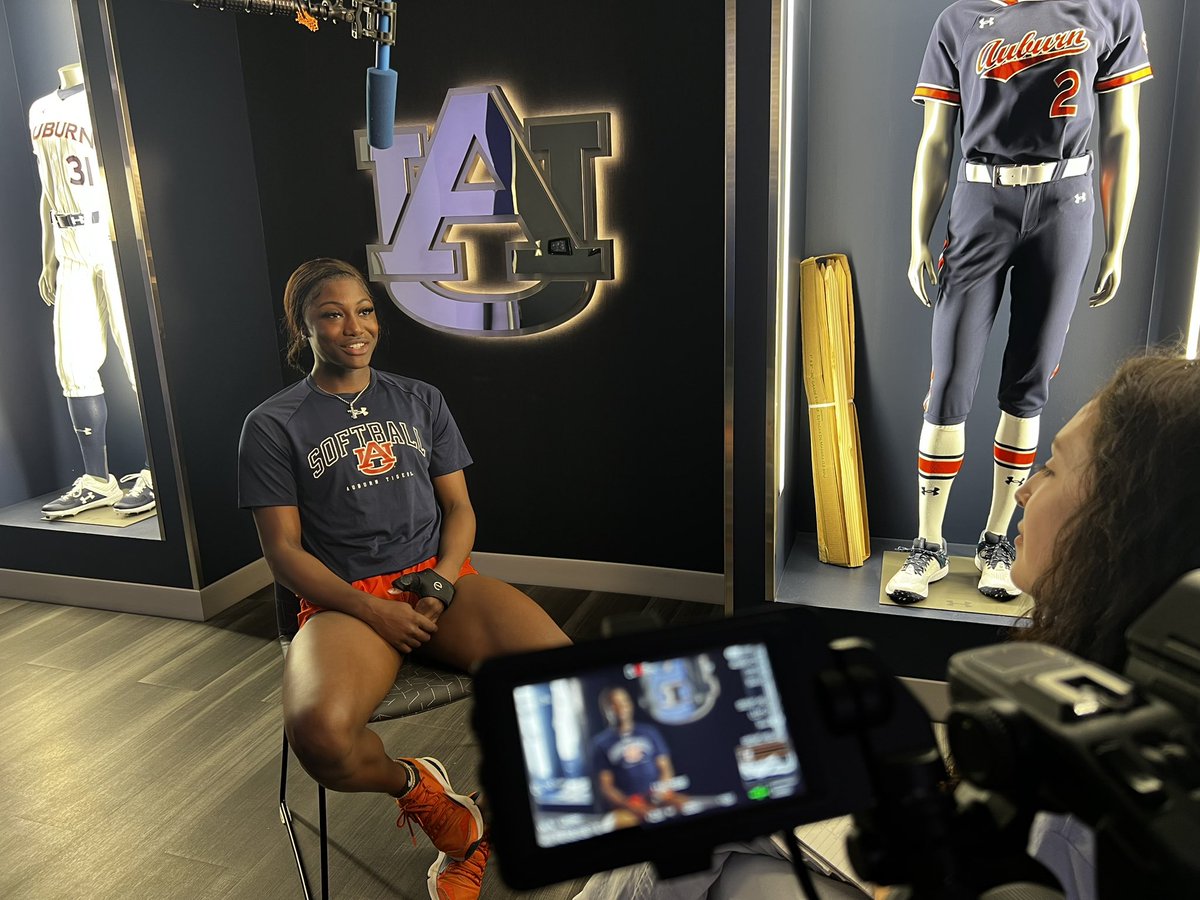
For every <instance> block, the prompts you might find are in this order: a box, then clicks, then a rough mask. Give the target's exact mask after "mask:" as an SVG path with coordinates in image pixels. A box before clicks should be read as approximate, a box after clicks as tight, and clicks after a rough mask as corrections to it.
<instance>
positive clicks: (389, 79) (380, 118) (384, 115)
mask: <svg viewBox="0 0 1200 900" xmlns="http://www.w3.org/2000/svg"><path fill="white" fill-rule="evenodd" d="M391 23H392V19H391V17H390V16H386V15H381V16H380V17H379V40H378V41H376V43H375V65H373V66H371V67H370V68H369V69H367V140H368V142H370V144H371V146H372V147H374V148H375V149H376V150H386V149H387V148H388V147H390V146H392V133H393V132H394V131H395V125H396V71H395V69H393V68H392V48H391V45H390V44H388V43H385V36H386V35H387V34H388V33H389V32H390V31H391Z"/></svg>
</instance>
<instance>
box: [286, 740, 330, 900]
mask: <svg viewBox="0 0 1200 900" xmlns="http://www.w3.org/2000/svg"><path fill="white" fill-rule="evenodd" d="M287 764H288V739H287V734H286V733H285V734H284V736H283V761H282V762H281V763H280V764H279V821H281V822H282V823H283V824H284V827H285V828H287V831H288V840H289V841H291V844H292V856H293V857H295V859H296V871H297V872H298V873H299V874H300V887H301V889H302V890H303V891H304V900H312V894H311V893H310V892H309V890H308V875H306V874H305V872H304V859H303V858H302V857H301V856H300V844H299V843H298V842H297V841H296V828H295V826H294V825H293V824H292V811H291V810H290V809H288V805H287ZM324 812H325V810H324V808H322V810H321V813H322V837H324ZM326 896H328V892H327V893H326Z"/></svg>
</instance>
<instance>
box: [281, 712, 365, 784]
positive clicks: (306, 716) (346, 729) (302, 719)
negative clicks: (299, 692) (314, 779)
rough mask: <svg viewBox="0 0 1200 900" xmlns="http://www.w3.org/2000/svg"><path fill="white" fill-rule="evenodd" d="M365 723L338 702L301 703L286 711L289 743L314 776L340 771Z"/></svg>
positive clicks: (284, 715)
mask: <svg viewBox="0 0 1200 900" xmlns="http://www.w3.org/2000/svg"><path fill="white" fill-rule="evenodd" d="M364 726H365V723H364V722H359V721H357V720H355V719H354V718H353V717H352V716H350V715H348V714H347V713H346V712H345V711H344V710H342V709H340V708H339V707H338V705H337V704H335V703H297V704H292V705H291V706H290V707H289V706H285V707H284V711H283V728H284V733H285V734H287V739H288V744H289V745H290V746H291V748H292V750H293V752H295V754H296V758H297V759H298V760H300V764H301V765H302V766H304V768H305V770H307V771H308V772H309V773H310V774H313V775H316V774H320V773H332V772H337V771H339V770H340V769H341V767H342V766H343V765H344V763H345V761H346V760H347V759H349V758H350V756H351V755H352V754H353V752H354V746H355V742H356V740H357V739H358V732H359V731H361V730H362V728H363V727H364Z"/></svg>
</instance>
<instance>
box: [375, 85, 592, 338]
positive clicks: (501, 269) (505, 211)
mask: <svg viewBox="0 0 1200 900" xmlns="http://www.w3.org/2000/svg"><path fill="white" fill-rule="evenodd" d="M610 124H611V122H610V116H609V113H606V112H602V113H582V114H578V115H566V116H540V117H531V118H527V119H526V120H525V123H524V125H522V124H521V122H520V120H519V119H518V118H517V116H516V114H515V113H514V112H513V109H512V106H511V105H510V104H509V102H508V99H507V98H506V97H505V96H504V92H503V91H501V89H500V88H499V87H497V86H495V85H484V86H480V87H470V88H456V89H454V90H451V91H449V92H448V93H447V94H446V101H445V103H444V104H443V105H442V110H441V112H440V113H439V114H438V119H437V122H436V124H434V126H433V129H432V131H430V130H429V128H428V127H427V126H426V125H412V126H402V125H397V126H396V129H395V140H394V142H393V143H392V146H391V147H390V148H389V149H387V150H377V149H375V148H373V147H371V146H370V145H369V144H368V143H367V137H366V132H365V131H358V132H355V138H356V142H357V146H358V167H359V168H360V169H365V170H367V171H369V172H370V173H371V177H372V180H373V181H374V185H375V207H376V213H377V218H378V225H379V235H380V243H378V244H370V245H368V246H367V261H368V271H369V274H370V277H371V280H372V281H378V282H382V283H383V284H384V285H385V286H386V288H387V290H388V293H389V294H390V295H391V297H392V299H393V300H394V301H395V303H396V305H397V306H399V307H400V308H401V309H402V310H404V311H405V312H406V313H408V315H410V316H412V317H413V318H414V319H417V320H418V321H420V322H424V323H425V324H427V325H430V326H432V327H434V328H439V329H442V330H445V331H458V332H467V333H472V334H483V335H514V334H528V333H531V332H536V331H542V330H544V329H547V328H550V327H552V326H554V325H558V324H560V323H562V322H565V321H566V320H568V319H570V318H571V317H572V316H575V315H576V314H578V313H579V312H580V311H582V310H583V308H584V307H585V306H586V305H587V303H588V301H589V300H590V299H591V298H592V295H593V294H594V293H595V290H596V282H597V281H607V280H611V279H612V278H613V242H612V241H611V240H602V239H600V238H599V236H598V235H597V234H596V162H595V161H596V158H597V157H607V156H609V155H610V154H611V149H610V142H609V139H610Z"/></svg>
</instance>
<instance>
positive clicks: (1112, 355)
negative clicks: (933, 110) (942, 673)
mask: <svg viewBox="0 0 1200 900" xmlns="http://www.w3.org/2000/svg"><path fill="white" fill-rule="evenodd" d="M946 5H947V2H946V0H912V2H906V3H902V4H901V3H878V2H876V0H836V2H835V0H821V2H816V0H814V2H813V4H812V6H813V15H812V50H811V54H812V55H811V64H810V65H811V70H810V71H811V81H810V83H809V88H808V90H809V94H808V103H809V104H810V107H809V109H810V112H809V115H810V120H811V121H812V122H814V123H821V124H820V127H819V128H818V127H813V128H811V129H810V132H809V144H808V178H807V184H808V197H807V213H806V225H807V230H806V235H805V250H804V255H806V256H808V255H814V254H819V253H829V252H838V251H843V252H846V253H848V254H849V256H850V262H851V266H852V269H853V273H854V278H855V302H856V307H855V314H856V317H857V325H858V370H857V373H856V376H855V386H856V397H855V403H856V405H857V407H858V414H859V422H860V426H861V431H862V446H863V461H864V468H865V477H866V483H867V500H868V506H869V511H870V520H871V532H872V534H873V535H874V536H876V537H887V538H897V539H908V538H911V537H912V536H913V535H914V534H915V533H916V526H917V509H916V465H915V460H916V451H917V440H918V437H919V434H920V430H921V402H922V399H923V398H924V396H925V392H926V390H927V389H928V385H929V368H930V361H929V329H930V322H931V314H930V312H929V311H928V310H927V309H925V307H923V306H922V305H921V304H920V303H919V302H918V301H917V299H916V298H915V297H914V296H913V294H912V292H911V291H910V290H909V287H908V282H907V279H906V270H907V268H908V246H909V238H908V235H909V225H908V223H909V211H910V195H911V186H912V173H913V160H914V157H915V154H916V146H917V141H918V138H919V137H920V134H921V124H922V111H921V108H920V107H919V106H917V105H916V104H914V103H912V102H911V101H910V97H911V94H912V89H913V86H914V84H915V83H916V77H917V72H918V69H919V68H920V64H921V56H922V54H923V52H924V48H925V44H926V41H927V40H928V37H929V32H930V30H931V29H932V27H933V22H934V20H935V19H936V18H937V15H938V13H940V12H941V10H942V9H943V8H945V6H946ZM1141 5H1142V10H1143V13H1144V16H1145V21H1146V29H1147V32H1148V34H1149V40H1150V50H1151V56H1152V62H1153V64H1154V68H1155V72H1156V76H1155V79H1154V80H1153V81H1150V82H1148V83H1147V84H1145V85H1144V86H1143V87H1142V92H1141V97H1142V100H1141V126H1142V163H1141V172H1142V178H1141V186H1140V188H1139V192H1138V200H1137V206H1136V209H1135V210H1134V219H1133V224H1132V226H1131V231H1130V238H1129V241H1128V243H1127V245H1126V249H1125V255H1124V277H1123V281H1122V284H1121V290H1120V293H1119V294H1118V296H1117V298H1116V299H1115V300H1114V301H1113V302H1111V303H1110V304H1108V305H1107V306H1105V307H1103V308H1102V309H1098V310H1090V309H1088V308H1087V305H1086V295H1087V294H1088V293H1090V291H1091V286H1092V284H1093V283H1094V281H1095V273H1096V269H1097V267H1098V265H1099V258H1100V254H1101V253H1102V251H1103V249H1104V237H1103V231H1102V222H1101V216H1100V214H1099V211H1097V215H1096V234H1095V239H1094V242H1093V253H1092V264H1091V267H1090V269H1089V271H1088V275H1087V277H1086V279H1085V281H1084V289H1083V291H1081V300H1080V304H1079V306H1078V307H1077V310H1076V314H1075V317H1074V319H1073V321H1072V324H1071V333H1070V336H1069V337H1068V339H1067V345H1066V349H1065V351H1064V354H1063V359H1062V369H1061V371H1060V372H1059V375H1058V377H1056V378H1055V379H1054V382H1053V384H1052V386H1051V391H1050V402H1049V404H1048V405H1047V407H1046V410H1045V412H1044V414H1043V418H1042V439H1041V451H1040V454H1039V457H1040V458H1044V456H1045V455H1046V454H1048V452H1049V449H1048V448H1049V445H1050V440H1051V439H1052V438H1053V436H1054V434H1055V432H1057V430H1058V429H1059V428H1060V427H1061V426H1062V424H1063V423H1064V422H1065V421H1066V420H1067V419H1069V418H1070V417H1071V416H1072V415H1073V414H1074V412H1075V411H1076V410H1077V409H1079V407H1080V406H1082V405H1083V403H1084V402H1085V401H1086V400H1087V398H1088V397H1089V396H1091V394H1092V393H1093V392H1094V391H1095V390H1096V389H1097V388H1098V387H1099V386H1100V385H1101V384H1102V383H1103V382H1104V381H1105V380H1106V378H1107V377H1108V376H1109V375H1110V374H1111V373H1112V371H1113V369H1114V368H1115V366H1116V363H1117V361H1118V360H1120V359H1121V358H1123V357H1124V356H1126V355H1128V354H1129V353H1130V352H1133V351H1135V350H1137V349H1139V348H1141V347H1143V346H1144V345H1145V344H1146V342H1147V339H1148V331H1149V328H1150V317H1151V303H1150V300H1151V295H1152V291H1153V287H1154V280H1155V264H1156V260H1157V253H1156V247H1157V243H1158V236H1159V221H1160V218H1161V216H1162V210H1163V202H1164V194H1165V189H1166V184H1165V178H1166V172H1167V166H1166V163H1167V158H1168V149H1169V145H1170V142H1171V138H1172V123H1173V120H1176V119H1175V115H1176V113H1175V110H1174V102H1175V84H1176V79H1177V75H1178V66H1179V62H1178V49H1177V44H1176V41H1175V36H1177V35H1178V34H1180V29H1181V25H1182V22H1183V7H1184V0H1142V3H1141ZM1188 64H1189V65H1191V63H1190V62H1189V63H1188ZM1176 121H1181V122H1182V121H1183V120H1182V119H1178V120H1176ZM1188 127H1194V126H1191V125H1189V126H1188ZM952 190H953V182H952V183H951V192H952ZM949 204H950V196H949V195H948V196H947V199H946V201H945V203H944V204H943V207H942V213H941V216H940V218H939V220H938V223H937V224H936V225H935V227H934V229H933V233H932V235H931V237H930V245H931V247H932V248H933V249H934V250H935V251H936V249H937V248H938V247H939V246H940V243H941V240H942V237H943V236H944V234H945V220H946V213H947V211H948V209H949ZM1193 252H1194V250H1193ZM935 255H936V254H935ZM1007 329H1008V305H1007V302H1005V304H1004V305H1003V307H1002V308H1001V313H1000V315H999V316H998V317H997V320H996V324H995V327H994V328H993V330H992V339H991V341H990V343H989V346H988V352H987V357H986V360H985V362H984V366H983V371H982V374H981V376H980V382H979V391H978V393H977V394H976V398H975V405H974V408H973V410H972V413H971V417H970V419H968V421H967V429H966V431H967V456H966V463H965V465H964V467H963V470H962V472H961V474H960V475H959V477H958V478H957V479H956V481H955V484H954V492H953V496H952V497H951V499H950V504H949V509H948V510H947V513H946V520H945V527H944V533H945V535H946V537H947V539H948V540H950V541H955V542H964V543H974V542H975V540H976V539H977V537H978V535H979V531H980V529H981V528H982V527H983V523H984V520H985V519H986V516H987V511H988V505H989V503H990V500H991V489H992V488H991V485H992V460H991V442H992V437H993V435H994V433H995V429H996V422H997V419H998V416H999V412H998V410H997V407H996V387H997V385H998V383H999V370H1000V359H1001V355H1002V353H1003V347H1004V337H1005V335H1006V334H1007ZM1155 337H1156V336H1155ZM802 391H803V389H802V386H799V387H798V391H797V397H800V396H802ZM806 409H807V408H806V406H805V405H804V404H803V403H802V402H801V403H800V404H799V405H798V407H797V409H796V414H797V416H798V417H805V416H807V412H806ZM806 439H807V435H804V434H801V440H802V441H803V440H806ZM806 449H807V448H806V445H804V444H803V443H802V444H801V445H800V447H799V448H798V452H797V455H796V458H797V465H798V475H797V482H798V483H799V482H800V481H802V480H804V479H808V478H809V477H810V476H809V467H808V462H807V458H806V454H805V452H804V451H805V450H806ZM798 490H799V489H798ZM797 502H798V507H797V528H798V530H801V531H806V530H807V531H811V530H814V529H815V518H814V515H813V512H812V499H811V491H803V492H799V494H798V500H797Z"/></svg>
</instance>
